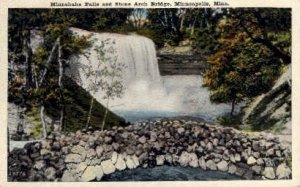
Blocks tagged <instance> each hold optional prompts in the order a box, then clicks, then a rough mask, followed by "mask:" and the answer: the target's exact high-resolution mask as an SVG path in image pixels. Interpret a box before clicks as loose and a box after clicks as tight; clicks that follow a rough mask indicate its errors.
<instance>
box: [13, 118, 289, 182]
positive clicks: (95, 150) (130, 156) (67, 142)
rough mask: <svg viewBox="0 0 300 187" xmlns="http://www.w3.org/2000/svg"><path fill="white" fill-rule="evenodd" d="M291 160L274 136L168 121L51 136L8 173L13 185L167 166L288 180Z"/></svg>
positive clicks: (17, 154)
mask: <svg viewBox="0 0 300 187" xmlns="http://www.w3.org/2000/svg"><path fill="white" fill-rule="evenodd" d="M290 159H291V150H290V148H289V147H288V146H283V145H281V144H280V142H279V140H278V139H277V138H276V137H274V136H265V134H255V135H254V134H251V133H242V132H239V131H237V130H234V129H232V128H227V127H216V126H213V125H208V124H206V123H204V122H197V121H192V120H170V119H166V120H157V121H149V122H143V123H138V124H134V125H129V126H127V127H113V128H112V129H108V130H104V131H93V132H80V131H78V132H76V133H65V134H52V135H50V136H49V137H48V138H47V139H46V140H45V141H42V142H41V143H32V144H28V145H26V146H25V148H24V149H19V150H15V151H13V152H11V153H10V157H9V163H8V165H9V169H8V170H9V179H10V180H12V181H22V180H27V181H96V180H97V181H100V180H101V178H102V177H103V176H104V175H109V174H112V173H114V172H116V171H122V170H125V169H134V168H137V167H145V168H146V167H155V166H160V165H166V164H167V165H180V166H183V167H199V168H202V169H204V170H218V171H223V172H228V173H231V174H234V175H238V176H241V177H242V178H245V179H290V178H291V168H290V166H289V161H290Z"/></svg>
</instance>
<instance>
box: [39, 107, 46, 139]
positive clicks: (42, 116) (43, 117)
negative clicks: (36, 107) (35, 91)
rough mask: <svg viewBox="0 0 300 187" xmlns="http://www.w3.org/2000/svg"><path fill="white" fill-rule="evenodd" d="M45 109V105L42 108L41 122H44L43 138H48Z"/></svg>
mask: <svg viewBox="0 0 300 187" xmlns="http://www.w3.org/2000/svg"><path fill="white" fill-rule="evenodd" d="M44 110H45V107H44V105H43V104H41V106H40V117H41V122H42V127H43V138H46V137H47V129H46V122H45V114H44Z"/></svg>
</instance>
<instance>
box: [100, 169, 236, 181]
mask: <svg viewBox="0 0 300 187" xmlns="http://www.w3.org/2000/svg"><path fill="white" fill-rule="evenodd" d="M239 179H241V178H240V177H239V176H236V175H231V174H229V173H225V172H220V171H206V170H203V169H200V168H191V167H180V166H158V167H154V168H136V169H132V170H125V171H118V172H115V173H113V174H111V175H108V176H104V177H103V178H102V181H204V180H239Z"/></svg>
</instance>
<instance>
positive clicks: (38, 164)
mask: <svg viewBox="0 0 300 187" xmlns="http://www.w3.org/2000/svg"><path fill="white" fill-rule="evenodd" d="M45 166H46V164H45V161H44V160H38V161H36V162H35V164H34V166H33V168H35V169H37V170H42V169H43V168H44V167H45Z"/></svg>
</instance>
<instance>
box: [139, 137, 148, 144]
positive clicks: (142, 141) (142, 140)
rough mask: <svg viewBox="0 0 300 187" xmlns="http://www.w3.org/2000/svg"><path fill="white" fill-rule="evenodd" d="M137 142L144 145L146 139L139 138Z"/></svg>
mask: <svg viewBox="0 0 300 187" xmlns="http://www.w3.org/2000/svg"><path fill="white" fill-rule="evenodd" d="M138 141H139V142H140V143H141V144H144V143H146V141H147V139H146V137H145V136H142V137H140V138H139V139H138Z"/></svg>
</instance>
